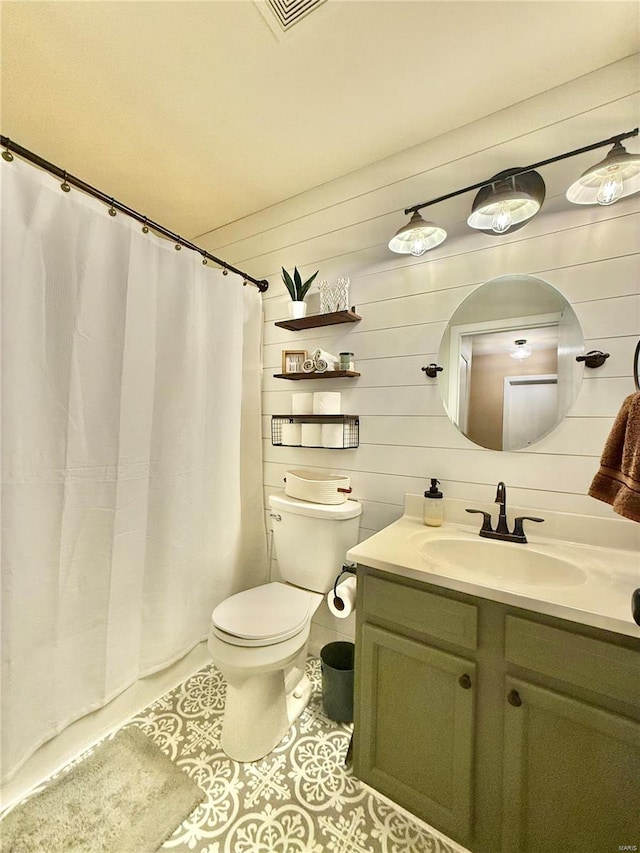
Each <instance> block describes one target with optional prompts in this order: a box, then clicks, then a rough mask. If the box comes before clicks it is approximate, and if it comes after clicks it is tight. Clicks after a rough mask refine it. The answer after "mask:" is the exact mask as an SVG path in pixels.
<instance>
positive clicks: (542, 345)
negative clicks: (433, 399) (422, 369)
mask: <svg viewBox="0 0 640 853" xmlns="http://www.w3.org/2000/svg"><path fill="white" fill-rule="evenodd" d="M583 352H584V339H583V336H582V330H581V328H580V323H579V322H578V318H577V317H576V315H575V313H574V311H573V308H572V307H571V305H569V303H568V302H567V300H566V299H565V298H564V296H563V295H562V294H561V293H560V292H559V291H558V290H556V289H555V287H552V286H551V285H550V284H548V283H547V282H546V281H543V280H542V279H541V278H536V277H535V276H531V275H505V276H500V277H499V278H494V279H491V281H487V282H485V283H484V284H482V285H480V286H479V287H478V288H476V290H474V291H473V293H471V294H470V295H469V296H468V297H467V298H466V299H465V300H464V302H462V304H461V305H460V306H459V307H458V308H457V310H456V311H455V312H454V314H453V316H452V317H451V320H450V321H449V325H448V326H447V328H446V330H445V333H444V335H443V337H442V343H441V345H440V354H439V363H440V365H442V368H443V370H442V372H441V373H439V374H438V384H439V386H440V393H441V395H442V401H443V403H444V406H445V409H446V410H447V414H448V415H449V418H450V419H451V421H452V422H453V423H454V424H455V425H456V426H457V427H458V429H459V430H460V432H462V433H463V434H464V435H466V436H467V438H469V439H470V440H471V441H473V442H474V443H475V444H479V445H481V446H482V447H487V448H490V449H491V450H519V449H521V448H523V447H528V446H529V445H530V444H533V443H534V442H535V441H538V440H539V439H541V438H542V437H543V436H545V435H547V434H548V433H549V432H551V430H552V429H554V427H556V426H557V425H558V424H559V423H560V422H561V421H562V419H563V418H564V416H565V415H566V414H567V412H568V411H569V409H570V407H571V405H572V403H573V401H574V400H575V398H576V395H577V393H578V389H579V388H580V382H581V380H582V374H583V373H584V365H583V364H582V363H580V362H577V361H576V356H577V355H580V354H582V353H583Z"/></svg>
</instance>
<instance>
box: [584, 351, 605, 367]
mask: <svg viewBox="0 0 640 853" xmlns="http://www.w3.org/2000/svg"><path fill="white" fill-rule="evenodd" d="M608 358H609V353H608V352H602V351H601V350H599V349H592V350H591V352H588V353H587V354H586V355H577V356H576V361H584V365H585V367H602V365H603V364H604V363H605V361H606V360H607V359H608Z"/></svg>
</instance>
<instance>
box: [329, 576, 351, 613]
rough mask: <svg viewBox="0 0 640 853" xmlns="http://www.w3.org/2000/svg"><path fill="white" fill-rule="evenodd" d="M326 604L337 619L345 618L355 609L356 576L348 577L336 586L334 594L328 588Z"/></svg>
mask: <svg viewBox="0 0 640 853" xmlns="http://www.w3.org/2000/svg"><path fill="white" fill-rule="evenodd" d="M327 606H328V608H329V612H330V613H333V615H334V616H337V617H338V619H346V618H347V616H350V615H351V614H352V613H353V611H354V610H355V609H356V578H355V576H354V577H348V578H347V579H346V581H342V582H341V583H339V584H338V586H337V588H336V594H335V595H334V594H333V590H330V591H329V593H328V594H327Z"/></svg>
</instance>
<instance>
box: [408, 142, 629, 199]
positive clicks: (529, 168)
mask: <svg viewBox="0 0 640 853" xmlns="http://www.w3.org/2000/svg"><path fill="white" fill-rule="evenodd" d="M638 131H639V129H638V128H637V127H636V128H634V129H633V130H629V131H627V133H619V134H617V135H616V136H611V137H609V138H608V139H603V140H601V141H600V142H593V143H592V144H591V145H585V146H583V147H582V148H576V149H574V150H573V151H567V153H566V154H558V155H557V156H556V157H549V158H547V159H546V160H539V161H538V162H537V163H531V165H530V166H524V167H523V168H522V169H519V170H518V171H517V172H513V173H512V176H513V177H517V176H518V175H524V174H525V173H526V172H531V171H532V170H533V169H539V168H540V167H541V166H548V165H549V164H550V163H557V162H558V161H560V160H567V159H568V158H569V157H577V155H578V154H586V153H587V151H594V150H595V149H596V148H603V147H604V146H605V145H615V144H616V142H622V140H623V139H630V138H631V137H632V136H637V135H638ZM510 174H511V173H510ZM495 180H496V179H495V177H493V178H487V179H486V180H484V181H478V183H476V184H471V185H470V186H468V187H463V188H462V189H460V190H455V191H454V192H452V193H447V194H446V195H441V196H438V198H432V199H430V200H429V201H422V202H420V204H414V205H413V207H406V208H405V211H404V212H405V214H407V215H408V214H410V213H417V212H418V211H419V210H422V208H423V207H429V206H430V205H432V204H438V203H439V202H441V201H447V199H450V198H455V197H456V196H459V195H463V194H464V193H468V192H471V190H479V189H482V187H486V186H491V184H493V183H495Z"/></svg>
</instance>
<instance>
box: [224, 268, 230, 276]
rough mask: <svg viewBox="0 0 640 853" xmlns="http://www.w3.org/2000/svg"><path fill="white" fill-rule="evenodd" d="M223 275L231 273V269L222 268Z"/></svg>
mask: <svg viewBox="0 0 640 853" xmlns="http://www.w3.org/2000/svg"><path fill="white" fill-rule="evenodd" d="M222 275H229V270H228V269H227V268H226V267H225V268H224V269H223V270H222Z"/></svg>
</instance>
